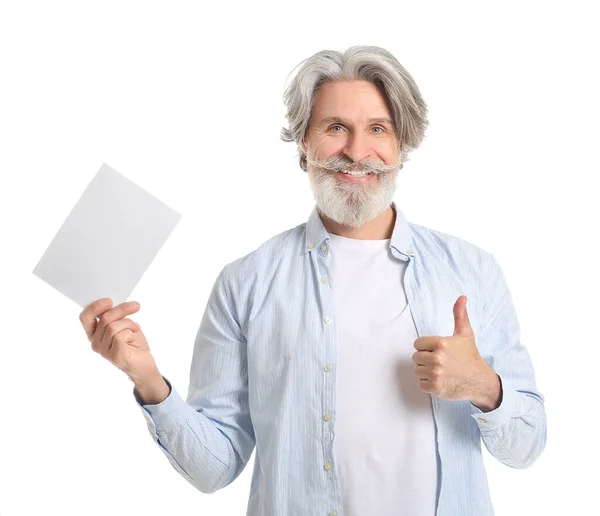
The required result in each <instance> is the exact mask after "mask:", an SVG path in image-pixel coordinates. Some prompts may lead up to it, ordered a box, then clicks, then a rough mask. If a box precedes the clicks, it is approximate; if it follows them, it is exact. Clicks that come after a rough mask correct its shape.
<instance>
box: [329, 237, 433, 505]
mask: <svg viewBox="0 0 600 516" xmlns="http://www.w3.org/2000/svg"><path fill="white" fill-rule="evenodd" d="M389 246H390V240H389V239H388V240H358V239H352V238H346V237H341V236H339V235H333V234H330V247H329V253H328V256H327V260H328V262H327V263H328V266H329V268H330V271H331V282H332V287H333V290H334V302H335V314H336V318H337V325H338V331H339V345H338V350H337V352H338V359H337V392H336V396H337V400H336V414H334V450H333V452H334V455H335V463H336V464H337V468H338V469H337V473H338V475H339V478H340V483H341V488H342V498H343V507H344V514H345V516H366V515H369V516H370V515H377V516H404V515H406V516H434V514H435V506H436V503H435V502H436V493H437V468H438V462H437V450H436V435H435V432H436V429H435V421H434V419H433V413H432V407H431V397H430V395H429V394H428V393H426V392H424V391H422V390H421V389H419V386H418V378H417V377H416V375H415V374H414V365H415V364H414V362H413V361H412V354H413V353H414V352H416V349H415V348H414V346H413V344H414V342H415V340H416V339H417V337H418V335H417V333H416V329H415V326H414V322H413V319H412V314H411V313H410V308H409V306H408V302H407V299H406V295H405V292H404V271H405V269H406V266H407V263H408V262H403V261H400V260H398V259H396V258H394V257H393V256H392V254H391V252H390V248H389Z"/></svg>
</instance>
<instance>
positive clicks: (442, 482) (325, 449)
mask: <svg viewBox="0 0 600 516" xmlns="http://www.w3.org/2000/svg"><path fill="white" fill-rule="evenodd" d="M284 100H285V103H286V106H287V119H288V121H289V128H288V129H284V130H283V132H282V139H284V140H286V141H294V142H296V143H297V145H298V149H299V157H300V166H301V168H302V169H303V170H305V171H306V172H307V173H308V177H309V180H310V184H311V188H312V190H313V193H314V197H315V200H316V206H315V208H314V210H313V212H312V214H311V215H310V218H309V219H308V222H307V223H304V224H301V225H299V226H297V227H295V228H292V229H289V230H288V231H285V232H283V233H281V234H279V235H276V236H275V237H273V238H271V239H270V240H268V241H267V242H265V243H264V244H262V245H261V246H260V247H259V248H258V249H256V250H255V251H253V252H252V253H250V254H248V255H246V256H244V257H242V258H239V259H238V260H236V261H234V262H232V263H229V264H227V265H226V266H225V267H224V268H223V269H222V271H221V272H220V274H219V276H218V278H217V280H216V282H215V284H214V287H213V289H212V291H211V294H210V297H209V300H208V303H207V307H206V312H205V313H204V316H203V318H202V321H201V324H200V327H199V330H198V334H197V337H196V342H195V347H194V352H193V358H192V365H191V375H190V385H189V392H188V396H187V401H184V400H183V399H182V398H181V396H180V395H179V393H178V392H177V390H176V389H175V388H174V387H173V386H172V385H171V383H170V382H169V381H168V380H167V379H166V378H165V377H163V376H162V375H161V374H160V372H159V370H158V368H157V366H156V364H155V362H154V360H153V358H152V356H151V354H150V351H149V348H148V343H147V341H146V339H145V337H144V334H143V332H142V331H141V329H140V327H139V325H137V324H136V323H135V322H133V321H132V320H130V319H128V318H126V316H127V315H130V314H132V313H134V312H136V311H137V310H138V309H139V305H138V306H137V307H132V306H130V305H129V303H123V304H122V305H119V306H117V307H114V308H112V309H110V308H111V303H110V300H98V301H96V302H94V303H93V304H92V305H90V306H89V307H87V308H86V309H85V310H84V311H83V312H82V313H81V316H80V318H81V321H82V323H83V325H84V327H85V329H86V332H87V334H88V338H89V339H90V340H91V342H92V348H93V349H94V350H95V351H97V352H99V353H100V354H102V355H103V356H104V357H105V358H107V359H109V360H110V361H111V362H112V363H114V364H115V365H116V366H117V367H119V368H120V369H122V370H123V371H124V372H125V373H126V374H127V375H128V376H129V377H130V378H131V379H132V381H133V382H134V384H135V388H134V396H135V399H136V400H137V402H138V403H139V404H140V407H141V409H142V411H143V413H144V415H145V416H146V419H147V421H148V428H149V430H150V432H151V434H152V435H153V437H154V439H155V440H156V442H157V443H158V445H159V446H160V447H161V449H162V451H163V452H164V453H165V455H166V456H167V458H168V460H169V461H170V462H171V464H172V465H173V467H174V468H175V469H176V470H177V471H178V472H179V473H180V474H181V475H182V476H184V477H185V478H186V479H187V480H188V481H189V482H190V483H191V484H192V485H194V486H195V487H196V488H197V489H199V490H200V491H202V492H204V493H213V492H215V491H217V490H219V489H222V488H223V487H225V486H227V485H229V484H230V483H231V482H232V481H233V480H235V479H236V478H237V477H238V475H239V474H240V473H241V472H242V470H243V469H244V467H245V465H246V464H247V462H248V460H249V459H250V456H251V454H252V452H253V450H254V448H255V447H256V454H255V461H254V472H253V477H252V483H251V489H250V495H249V501H248V512H247V514H248V515H250V516H258V515H262V516H275V515H279V516H280V515H287V516H306V515H311V516H313V515H322V516H327V515H329V516H342V515H345V516H371V515H375V514H377V515H379V516H399V515H410V516H432V515H434V514H435V515H437V516H458V515H461V516H465V515H473V516H485V515H492V514H493V508H492V504H491V501H490V496H489V491H488V485H487V481H486V475H485V469H484V464H483V460H482V454H481V441H482V440H483V443H484V445H485V447H486V448H487V450H488V451H489V452H490V453H491V454H492V455H493V456H494V457H495V458H496V459H498V460H499V461H501V462H502V463H504V464H506V465H508V466H510V467H513V468H526V467H528V466H530V465H531V464H532V463H533V462H534V461H535V460H536V458H537V457H538V456H539V455H540V454H541V453H542V451H543V449H544V447H545V443H546V416H545V411H544V398H543V396H542V395H541V394H540V392H539V391H538V390H537V389H536V385H535V379H534V371H533V367H532V364H531V361H530V358H529V355H528V352H527V350H526V349H525V347H524V345H523V344H522V343H521V341H520V329H519V324H518V321H517V317H516V314H515V309H514V306H513V303H512V299H511V296H510V292H509V290H508V286H507V284H506V281H505V279H504V276H503V273H502V271H501V269H500V267H499V265H498V263H497V262H496V260H495V259H494V257H493V256H492V255H491V254H490V253H488V252H486V251H485V250H483V249H481V248H480V247H477V246H475V245H473V244H470V243H468V242H466V241H464V240H461V239H459V238H457V237H453V236H450V235H448V234H444V233H441V232H438V231H435V230H433V229H430V228H426V227H423V226H419V225H416V224H413V223H410V222H408V221H407V219H406V217H405V216H404V214H403V212H402V211H401V210H400V209H399V207H398V206H397V205H396V203H395V202H393V200H392V198H393V194H394V191H395V187H396V179H397V175H398V171H399V170H400V169H401V168H402V167H403V163H404V161H406V159H407V155H408V152H409V151H410V150H412V149H414V148H416V147H418V146H419V145H420V143H421V141H422V139H423V135H424V131H425V128H426V126H427V120H426V113H427V109H426V105H425V103H424V102H423V99H422V98H421V95H420V92H419V89H418V88H417V86H416V84H415V82H414V81H413V79H412V77H411V76H410V75H409V74H408V72H407V71H406V70H405V69H404V68H403V67H402V66H401V65H400V63H399V62H398V61H397V60H396V59H395V58H394V57H393V56H392V55H391V54H390V53H389V52H387V51H386V50H384V49H381V48H378V47H368V46H367V47H365V46H359V47H352V48H350V49H348V50H347V51H346V52H344V53H340V52H334V51H323V52H318V53H317V54H315V55H314V56H312V57H311V58H309V59H308V60H306V61H305V62H304V63H303V65H302V67H301V68H300V70H299V72H298V74H297V75H296V77H295V78H294V80H293V81H292V82H291V84H290V85H289V87H288V89H287V91H286V93H285V96H284ZM467 303H468V310H467ZM98 316H99V321H97V320H96V318H97V317H98Z"/></svg>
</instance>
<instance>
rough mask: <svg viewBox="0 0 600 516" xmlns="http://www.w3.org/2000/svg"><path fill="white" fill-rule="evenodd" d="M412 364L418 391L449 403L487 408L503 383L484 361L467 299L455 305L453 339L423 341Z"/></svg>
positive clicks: (461, 298) (425, 339) (435, 337)
mask: <svg viewBox="0 0 600 516" xmlns="http://www.w3.org/2000/svg"><path fill="white" fill-rule="evenodd" d="M414 346H415V349H416V350H417V351H416V352H415V353H413V356H412V360H413V362H414V363H415V364H416V365H415V375H416V376H417V378H419V388H421V389H422V390H423V391H425V392H428V393H431V394H433V395H435V396H438V397H440V398H444V399H447V400H455V401H460V400H467V401H471V402H472V403H474V404H475V405H477V404H482V405H483V404H487V403H489V401H490V400H492V399H493V397H494V395H495V394H497V393H498V392H499V391H497V390H496V389H497V388H498V387H499V385H500V383H499V382H500V379H499V378H498V376H497V375H496V373H495V372H494V370H493V369H492V368H491V367H490V366H489V365H488V364H487V363H486V362H485V360H483V358H482V357H481V355H480V354H479V351H478V350H477V345H476V343H475V336H474V334H473V328H471V323H470V322H469V316H468V314H467V296H460V297H459V298H458V299H457V301H456V303H455V304H454V335H452V336H451V337H440V336H431V337H420V338H418V339H417V340H415V344H414Z"/></svg>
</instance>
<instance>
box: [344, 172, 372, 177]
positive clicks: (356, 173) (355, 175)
mask: <svg viewBox="0 0 600 516" xmlns="http://www.w3.org/2000/svg"><path fill="white" fill-rule="evenodd" d="M342 173H343V174H348V175H350V176H354V177H364V176H367V175H369V174H370V173H371V172H342Z"/></svg>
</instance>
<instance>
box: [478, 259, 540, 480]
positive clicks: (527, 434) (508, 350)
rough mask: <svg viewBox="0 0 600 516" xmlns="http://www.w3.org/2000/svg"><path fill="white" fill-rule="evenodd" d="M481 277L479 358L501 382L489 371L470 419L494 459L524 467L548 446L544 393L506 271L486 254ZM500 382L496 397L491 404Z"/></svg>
mask: <svg viewBox="0 0 600 516" xmlns="http://www.w3.org/2000/svg"><path fill="white" fill-rule="evenodd" d="M483 278H484V289H485V290H486V291H487V292H488V299H487V301H486V303H485V306H484V311H483V312H484V316H485V323H484V324H483V327H482V329H481V331H480V333H479V335H478V336H477V338H478V339H479V340H480V341H481V342H482V343H484V345H483V346H482V349H484V350H486V353H489V354H487V355H485V356H483V355H482V356H483V358H484V360H485V361H486V363H487V364H488V365H489V366H490V367H491V370H493V371H494V373H495V374H496V375H497V377H498V380H499V382H498V383H495V382H494V380H495V379H494V378H493V376H492V375H490V379H491V380H490V384H489V385H490V391H489V396H488V397H487V399H486V398H484V399H482V400H481V402H479V403H480V405H479V406H481V407H482V408H484V410H481V408H479V407H478V406H477V405H475V404H473V403H471V407H472V409H473V413H472V414H471V417H473V419H475V421H476V422H477V425H478V427H479V430H480V431H481V437H482V439H483V442H484V444H485V446H486V448H487V450H488V451H489V452H490V453H491V454H492V455H493V456H494V457H496V458H497V459H498V460H499V461H500V462H502V463H503V464H506V465H507V466H511V467H513V468H527V467H529V466H531V465H532V464H533V463H534V462H535V460H536V459H537V458H538V457H539V455H540V454H541V453H542V451H543V450H544V448H545V446H546V413H545V410H544V396H543V395H542V394H541V393H540V392H539V391H538V390H537V388H536V385H535V375H534V370H533V365H532V363H531V359H530V357H529V353H528V352H527V349H526V348H525V346H524V345H523V344H522V343H521V336H520V327H519V322H518V319H517V315H516V312H515V307H514V304H513V301H512V297H511V294H510V291H509V289H508V285H507V283H506V280H505V277H504V274H503V273H502V270H501V269H500V266H499V265H498V263H497V261H496V259H495V258H494V257H493V255H491V254H489V253H486V254H485V256H484V266H483ZM498 384H499V388H500V391H499V392H500V396H499V397H498V398H496V402H494V401H493V399H494V395H495V394H498V391H497V390H496V389H497V386H498ZM498 399H499V400H500V401H499V405H497V402H498ZM496 405H497V406H496ZM493 407H496V408H493ZM488 408H491V409H492V410H489V411H488V410H487V409H488Z"/></svg>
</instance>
